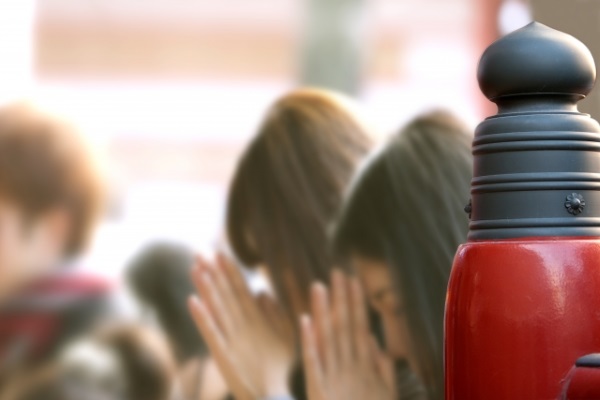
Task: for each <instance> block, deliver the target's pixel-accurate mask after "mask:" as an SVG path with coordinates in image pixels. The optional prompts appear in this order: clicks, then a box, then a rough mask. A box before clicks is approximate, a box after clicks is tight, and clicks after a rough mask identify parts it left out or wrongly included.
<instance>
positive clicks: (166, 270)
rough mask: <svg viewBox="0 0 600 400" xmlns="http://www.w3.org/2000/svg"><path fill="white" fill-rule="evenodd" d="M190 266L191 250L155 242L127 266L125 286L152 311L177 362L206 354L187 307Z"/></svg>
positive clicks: (193, 291) (191, 285) (191, 286)
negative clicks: (127, 285) (128, 286)
mask: <svg viewBox="0 0 600 400" xmlns="http://www.w3.org/2000/svg"><path fill="white" fill-rule="evenodd" d="M194 264H195V259H194V254H193V252H192V250H191V249H188V248H187V247H185V246H183V245H179V244H175V243H169V242H158V243H153V244H151V245H148V246H147V247H145V248H144V249H143V250H142V251H141V252H140V253H138V254H137V255H136V256H135V258H134V259H133V260H132V261H131V262H130V263H129V265H128V267H127V278H128V282H129V284H130V285H131V287H132V289H133V291H134V293H135V294H136V295H137V297H138V299H139V300H140V301H141V302H142V303H143V304H144V305H146V306H148V307H150V308H151V309H152V310H153V311H154V312H155V315H156V317H157V319H158V323H159V324H160V327H161V329H162V330H163V332H164V333H165V334H166V336H167V338H168V339H169V342H170V344H171V348H172V349H173V351H174V353H175V356H176V357H177V360H178V361H179V362H180V363H184V362H186V361H188V360H189V359H192V358H201V357H206V356H207V355H208V349H207V348H206V344H205V343H204V340H202V337H200V335H199V334H198V330H197V329H196V326H195V324H194V321H193V320H192V317H191V316H190V313H189V312H188V308H187V300H188V298H189V297H190V296H191V295H192V294H194V293H195V289H194V285H193V284H192V281H191V280H190V271H191V270H192V267H193V266H194Z"/></svg>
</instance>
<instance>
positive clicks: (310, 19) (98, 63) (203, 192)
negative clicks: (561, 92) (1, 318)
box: [30, 0, 500, 268]
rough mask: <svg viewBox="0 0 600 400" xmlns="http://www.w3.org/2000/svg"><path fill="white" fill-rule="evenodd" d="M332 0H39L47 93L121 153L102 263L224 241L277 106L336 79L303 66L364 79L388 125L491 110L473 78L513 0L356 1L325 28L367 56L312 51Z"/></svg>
mask: <svg viewBox="0 0 600 400" xmlns="http://www.w3.org/2000/svg"><path fill="white" fill-rule="evenodd" d="M315 1H318V2H319V3H318V6H315V3H314V2H315ZM333 1H334V0H311V2H309V0H301V1H299V0H256V1H252V2H248V1H245V0H220V1H213V0H189V1H185V2H173V1H169V0H153V1H146V2H140V1H139V0H98V1H93V2H91V1H77V2H75V1H72V0H38V1H37V2H36V5H37V9H36V14H35V16H36V18H35V25H34V28H35V29H34V31H35V35H34V38H33V42H34V50H33V58H32V60H33V62H32V63H31V66H30V67H31V68H30V69H31V70H32V77H33V81H34V83H35V97H36V99H37V100H39V101H41V102H42V103H44V104H48V105H50V106H51V107H52V108H53V109H55V110H57V111H59V112H61V113H63V114H66V115H68V116H70V117H71V118H72V119H74V120H75V122H76V123H78V124H79V125H80V126H81V127H82V128H83V130H84V132H86V133H87V134H88V135H90V136H92V137H93V138H94V139H95V140H96V141H97V142H99V143H100V144H101V145H102V146H103V148H104V149H105V150H106V152H107V153H108V156H109V160H110V161H111V164H112V165H113V171H114V173H113V175H114V179H113V185H114V187H115V190H114V192H115V193H116V195H115V198H116V199H117V200H116V201H115V207H114V212H113V218H112V219H109V220H108V221H107V222H106V223H105V224H104V225H103V227H102V229H101V231H100V234H99V238H98V240H97V243H96V246H95V247H94V250H93V252H92V255H91V259H90V260H89V262H90V264H91V265H93V266H100V267H102V268H106V267H105V266H106V265H109V266H111V267H110V268H115V266H119V265H121V264H122V263H123V261H124V260H125V259H126V258H127V256H128V255H129V254H131V253H132V252H134V251H135V250H136V249H137V248H138V247H139V246H140V245H141V244H143V243H144V242H146V241H148V240H150V239H153V238H170V239H177V240H181V241H184V242H186V243H189V244H191V245H194V246H195V247H207V246H210V245H211V244H213V243H215V242H216V241H217V240H219V238H220V237H221V232H222V231H221V227H222V224H221V222H222V216H223V212H224V201H225V198H226V191H227V184H228V180H229V178H230V177H231V174H232V172H233V169H234V167H235V164H236V160H237V158H238V157H239V155H240V153H241V151H242V150H243V148H244V146H245V144H246V143H247V141H248V140H249V138H250V137H251V136H252V134H253V133H254V131H255V129H256V126H257V125H258V123H259V121H260V119H261V117H262V114H263V112H264V110H265V109H266V108H267V107H268V106H269V104H270V103H271V102H272V101H273V100H274V99H275V98H276V97H278V96H279V95H281V94H282V93H284V92H285V91H286V90H289V89H290V88H293V87H294V86H296V85H297V84H299V83H301V82H303V81H304V82H306V81H308V82H313V83H314V82H318V83H321V84H322V85H324V86H330V87H331V86H334V87H336V83H335V82H333V80H330V79H328V78H327V75H326V74H324V76H325V79H324V80H321V81H319V80H314V79H312V78H310V76H307V75H306V74H305V73H303V71H305V68H306V65H308V64H311V65H317V66H318V65H326V66H328V68H330V69H331V70H332V71H336V69H337V70H340V71H342V72H344V73H346V72H347V74H346V75H345V76H347V77H352V76H356V80H357V82H356V86H355V88H352V87H351V86H352V85H351V83H352V82H350V84H348V85H346V83H345V84H344V85H343V86H344V87H346V88H350V89H349V90H348V91H350V92H356V93H357V94H358V96H357V97H358V100H359V101H360V102H361V105H362V107H363V108H364V110H365V111H366V114H367V115H368V116H370V117H371V119H372V120H374V121H375V122H376V124H377V125H378V126H380V127H381V132H383V133H382V134H381V135H380V136H385V134H387V133H389V132H391V131H394V130H396V129H398V128H399V127H400V126H401V124H402V123H404V122H406V121H407V120H408V119H409V118H411V117H412V116H414V115H415V114H416V113H418V112H420V111H423V110H427V109H430V108H434V107H446V108H449V109H451V110H453V111H455V112H456V113H457V114H459V115H460V116H461V117H463V118H464V119H466V120H467V121H468V122H469V123H470V124H472V125H474V124H475V123H476V122H477V121H479V120H480V119H481V118H482V117H483V116H485V115H488V114H490V113H492V112H493V107H492V106H491V105H490V104H489V103H488V102H487V101H486V100H485V99H483V97H482V96H481V94H480V93H479V90H478V88H477V82H476V78H475V76H476V66H477V60H478V58H479V56H480V54H481V52H482V51H483V49H484V48H485V46H487V45H488V44H489V43H490V42H491V41H492V40H493V39H494V38H495V37H496V36H497V29H496V26H497V9H498V4H499V3H500V0H489V1H485V2H482V1H481V0H403V1H397V0H344V2H346V3H347V4H349V5H352V6H353V7H354V8H348V12H350V13H352V12H353V10H354V11H356V10H358V11H359V15H354V16H353V15H346V16H344V17H343V18H342V17H340V18H339V21H341V22H340V24H341V25H340V26H338V27H337V28H336V29H334V30H333V31H331V32H329V33H327V32H325V35H329V36H328V37H329V38H330V39H331V38H333V39H335V35H337V34H338V32H341V35H342V36H343V38H344V39H343V40H346V39H349V40H350V43H357V44H358V45H359V47H360V49H359V50H360V51H357V52H356V54H355V56H356V57H358V59H357V61H356V63H357V65H349V64H351V63H353V61H351V59H352V57H354V56H352V57H350V58H347V59H348V60H350V61H344V60H346V59H345V58H344V57H334V54H332V53H331V52H328V51H327V49H325V51H312V52H311V51H308V50H310V49H307V46H308V47H310V46H317V45H318V44H319V41H318V40H317V41H316V42H315V41H314V40H313V41H312V42H311V41H310V40H309V39H310V38H311V37H315V35H316V36H317V37H318V36H319V35H317V33H319V32H315V31H314V30H315V29H319V26H322V25H323V21H325V22H326V21H327V20H328V18H333V17H327V16H326V15H325V14H323V11H322V10H323V9H325V10H326V11H327V12H330V13H331V12H334V13H335V12H336V11H335V10H334V11H332V9H331V8H327V3H328V2H333ZM335 1H336V4H338V5H339V4H345V3H344V2H340V1H339V0H335ZM320 10H321V11H320ZM340 12H343V10H341V11H340ZM315 21H317V22H318V21H321V22H320V23H315ZM344 24H346V25H344ZM332 32H333V33H332ZM344 35H345V36H344ZM353 35H354V36H353ZM334 42H335V40H334V41H333V42H332V44H330V45H329V46H330V47H331V46H334V47H335V43H334ZM311 43H312V44H311ZM316 50H319V49H316ZM315 57H316V60H315ZM319 57H323V59H322V60H319ZM309 58H312V61H311V62H308V64H307V60H308V59H309ZM358 64H360V65H358ZM317 72H318V71H317ZM347 80H348V79H346V81H347Z"/></svg>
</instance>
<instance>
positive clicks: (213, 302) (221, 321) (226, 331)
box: [192, 268, 235, 338]
mask: <svg viewBox="0 0 600 400" xmlns="http://www.w3.org/2000/svg"><path fill="white" fill-rule="evenodd" d="M192 281H193V282H194V285H195V286H196V289H197V290H198V293H199V294H200V296H202V298H203V300H204V301H203V303H202V304H204V305H205V308H206V309H207V312H209V313H210V314H211V316H212V319H213V320H214V321H215V326H216V327H217V328H218V329H220V330H221V331H222V332H223V335H224V336H225V337H226V338H229V337H231V336H232V335H234V334H235V325H234V323H233V321H232V318H231V314H230V311H229V310H228V309H227V308H226V306H225V305H224V304H223V299H222V298H221V294H220V292H219V289H218V288H217V286H216V284H215V283H214V280H213V277H212V274H211V273H210V272H209V271H208V270H206V269H202V268H196V269H194V270H193V271H192Z"/></svg>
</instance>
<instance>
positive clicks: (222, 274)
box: [213, 260, 247, 329]
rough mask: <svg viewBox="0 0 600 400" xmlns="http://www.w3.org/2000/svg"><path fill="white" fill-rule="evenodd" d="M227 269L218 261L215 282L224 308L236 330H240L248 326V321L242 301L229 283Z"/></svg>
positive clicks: (214, 274)
mask: <svg viewBox="0 0 600 400" xmlns="http://www.w3.org/2000/svg"><path fill="white" fill-rule="evenodd" d="M226 268H227V266H226V264H222V263H221V262H220V260H217V263H216V267H215V269H214V273H213V276H214V278H213V282H214V284H215V287H216V290H217V291H218V293H219V295H220V297H221V300H222V303H223V306H224V307H225V308H226V310H227V312H228V314H229V316H230V318H231V321H232V324H233V327H234V329H240V328H242V327H244V326H246V324H247V320H246V316H245V315H244V312H243V311H242V305H241V301H240V299H239V298H238V297H237V296H236V294H235V291H234V290H233V288H232V284H231V282H230V281H229V277H228V275H227V271H226Z"/></svg>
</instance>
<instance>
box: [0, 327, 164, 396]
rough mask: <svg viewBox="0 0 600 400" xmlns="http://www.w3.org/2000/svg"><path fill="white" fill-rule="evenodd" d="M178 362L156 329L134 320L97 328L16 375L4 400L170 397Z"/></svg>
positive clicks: (5, 393) (6, 391) (4, 394)
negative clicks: (50, 359)
mask: <svg viewBox="0 0 600 400" xmlns="http://www.w3.org/2000/svg"><path fill="white" fill-rule="evenodd" d="M173 367H174V361H173V359H172V354H171V352H170V349H169V347H168V344H167V343H166V342H165V341H164V339H163V337H162V336H161V335H159V334H158V333H157V332H154V331H152V330H148V329H146V328H143V327H141V326H136V325H131V324H116V325H111V326H105V327H101V328H99V329H98V330H97V331H95V332H94V333H93V334H90V335H88V336H84V337H83V338H81V339H78V340H76V341H74V342H72V343H71V344H69V345H68V346H67V347H66V348H65V349H64V350H63V351H62V352H61V353H60V355H59V357H58V358H57V359H56V360H55V361H54V362H52V363H49V364H48V365H44V366H41V367H39V368H37V369H34V370H32V371H27V372H26V373H24V374H22V376H20V377H17V379H16V380H15V382H13V383H12V384H11V385H10V386H9V387H8V388H7V389H6V390H5V392H4V393H3V395H2V397H0V399H1V400H171V399H174V398H173V387H174V381H173Z"/></svg>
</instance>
